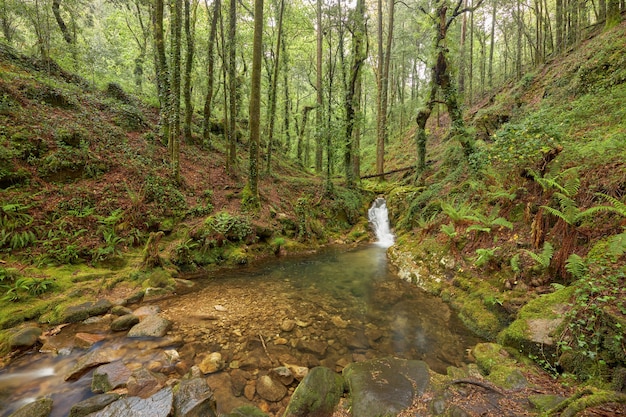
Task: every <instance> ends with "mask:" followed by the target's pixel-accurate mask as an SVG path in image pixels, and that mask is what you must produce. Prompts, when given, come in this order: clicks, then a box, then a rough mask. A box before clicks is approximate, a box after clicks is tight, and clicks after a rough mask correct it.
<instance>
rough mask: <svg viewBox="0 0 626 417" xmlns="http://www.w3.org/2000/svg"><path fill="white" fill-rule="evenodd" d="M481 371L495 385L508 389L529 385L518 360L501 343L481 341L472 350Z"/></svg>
mask: <svg viewBox="0 0 626 417" xmlns="http://www.w3.org/2000/svg"><path fill="white" fill-rule="evenodd" d="M472 354H473V356H474V358H475V359H476V364H477V365H478V367H479V369H480V371H481V373H483V374H484V375H485V376H486V377H487V379H488V380H489V381H491V382H492V383H494V384H495V385H497V386H499V387H502V388H507V389H520V388H524V387H526V386H528V380H527V379H526V377H525V376H524V375H523V374H522V372H521V370H522V369H523V368H522V367H521V365H519V364H518V362H517V361H516V360H515V359H514V358H513V357H511V355H510V354H509V353H508V352H507V351H506V350H505V349H504V348H503V347H502V346H500V345H498V344H495V343H479V344H478V345H476V346H475V347H474V349H473V350H472Z"/></svg>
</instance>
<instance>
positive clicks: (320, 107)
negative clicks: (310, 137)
mask: <svg viewBox="0 0 626 417" xmlns="http://www.w3.org/2000/svg"><path fill="white" fill-rule="evenodd" d="M316 11H317V13H316V18H317V24H316V25H317V38H316V40H317V49H316V61H317V73H316V78H315V90H316V92H317V110H316V111H315V129H316V132H315V139H316V140H315V171H316V172H318V173H319V172H321V171H322V130H323V126H322V113H323V111H324V99H323V96H322V76H323V68H322V52H323V51H322V40H323V37H322V33H323V28H322V0H317V9H316Z"/></svg>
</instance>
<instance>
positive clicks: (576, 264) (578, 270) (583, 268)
mask: <svg viewBox="0 0 626 417" xmlns="http://www.w3.org/2000/svg"><path fill="white" fill-rule="evenodd" d="M565 270H566V271H567V272H569V273H570V274H572V276H573V277H574V278H576V279H581V278H584V277H585V276H587V265H586V263H585V260H584V259H583V258H582V257H581V256H579V255H576V254H575V253H572V254H571V255H570V256H569V257H568V258H567V260H566V261H565Z"/></svg>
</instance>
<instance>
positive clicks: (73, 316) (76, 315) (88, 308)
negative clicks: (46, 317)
mask: <svg viewBox="0 0 626 417" xmlns="http://www.w3.org/2000/svg"><path fill="white" fill-rule="evenodd" d="M111 307H113V304H111V302H110V301H109V300H107V299H105V298H103V299H100V300H98V301H96V302H93V301H88V302H86V303H82V304H78V305H73V306H69V307H66V308H65V309H63V311H62V312H61V314H59V317H58V319H56V320H52V321H51V323H50V324H52V325H56V324H60V323H76V322H79V321H83V320H85V319H87V318H89V317H93V316H99V315H102V314H105V313H106V312H107V311H109V310H110V309H111Z"/></svg>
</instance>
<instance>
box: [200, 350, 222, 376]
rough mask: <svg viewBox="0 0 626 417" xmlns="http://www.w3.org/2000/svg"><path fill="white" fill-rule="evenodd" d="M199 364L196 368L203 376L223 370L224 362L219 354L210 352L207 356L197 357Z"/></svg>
mask: <svg viewBox="0 0 626 417" xmlns="http://www.w3.org/2000/svg"><path fill="white" fill-rule="evenodd" d="M198 359H200V361H201V362H200V363H199V364H198V367H199V368H200V370H201V371H202V373H204V374H212V373H215V372H217V371H221V370H222V369H224V360H223V359H222V354H221V353H219V352H212V353H210V354H209V355H206V356H205V355H198Z"/></svg>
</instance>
